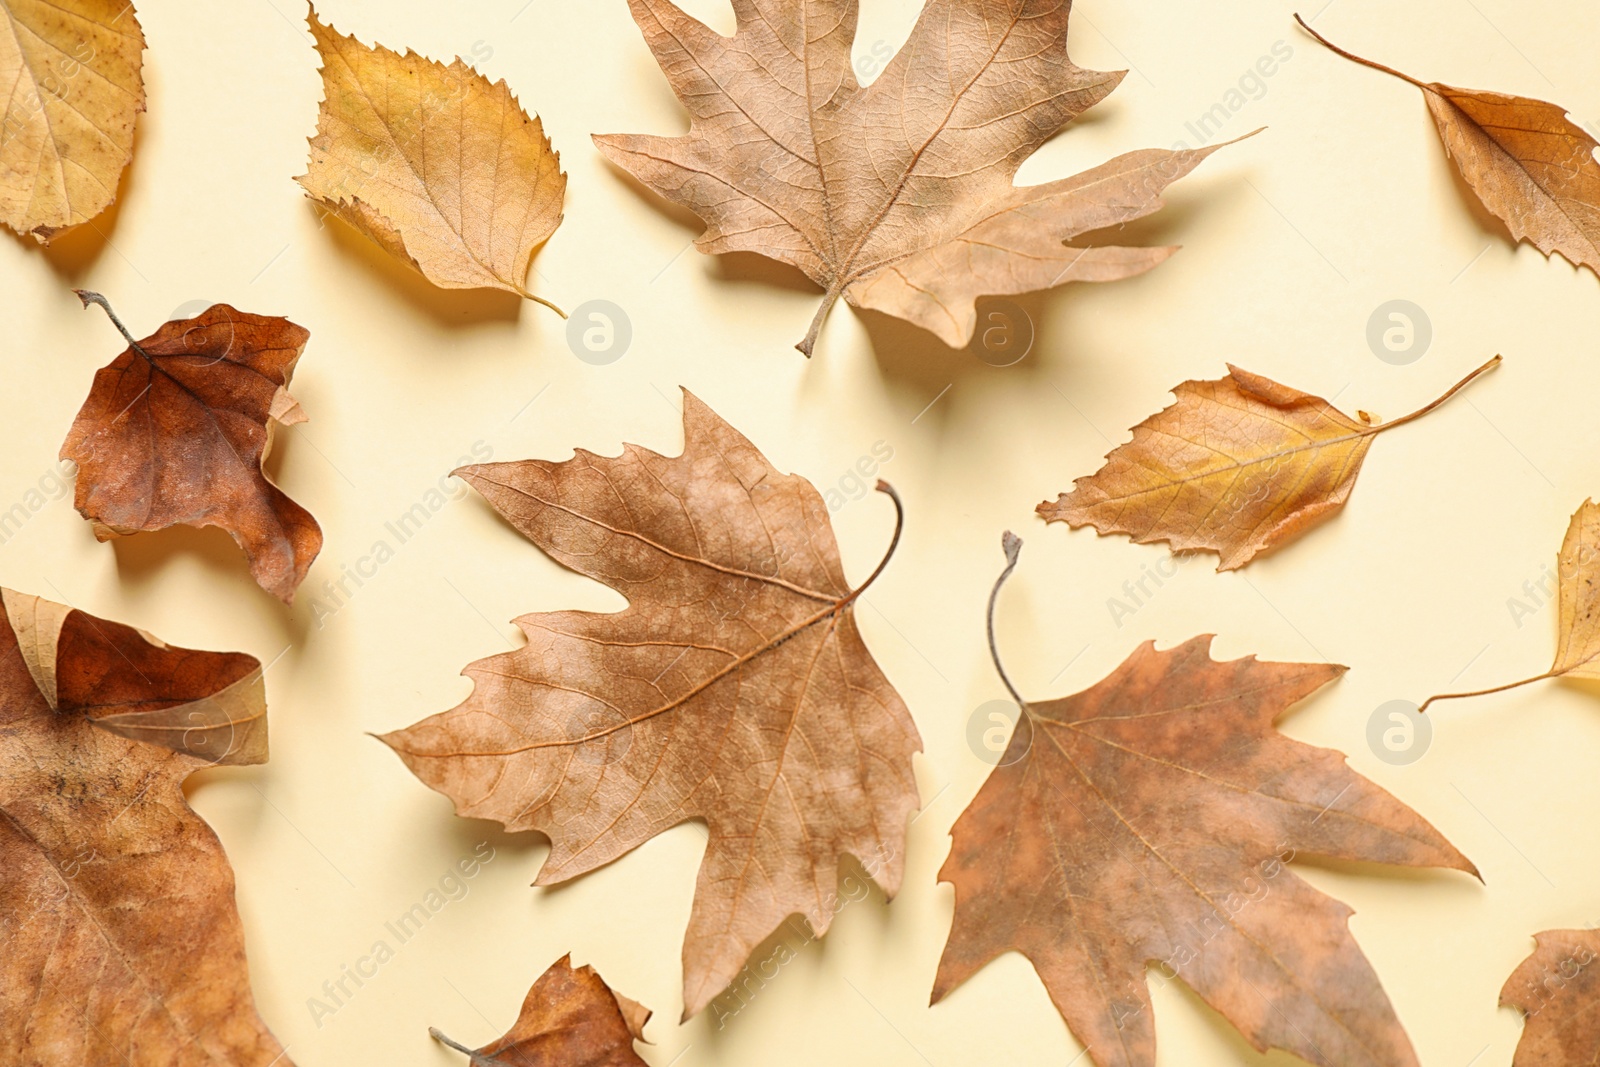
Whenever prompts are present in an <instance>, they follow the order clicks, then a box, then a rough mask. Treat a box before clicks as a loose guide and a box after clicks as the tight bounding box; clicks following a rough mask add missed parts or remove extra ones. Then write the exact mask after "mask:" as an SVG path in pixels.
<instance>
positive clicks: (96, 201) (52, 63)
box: [0, 0, 144, 244]
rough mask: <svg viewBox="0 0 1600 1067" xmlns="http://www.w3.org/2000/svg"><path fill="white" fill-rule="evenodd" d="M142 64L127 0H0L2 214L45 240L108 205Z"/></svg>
mask: <svg viewBox="0 0 1600 1067" xmlns="http://www.w3.org/2000/svg"><path fill="white" fill-rule="evenodd" d="M143 63H144V33H143V31H141V30H140V28H139V19H138V17H137V16H136V15H135V14H134V11H133V5H132V4H131V3H129V2H128V0H66V2H52V0H0V87H4V89H3V91H4V93H5V104H4V106H3V107H0V223H4V224H5V225H6V226H7V227H9V228H10V229H12V230H15V231H16V232H17V233H27V234H32V235H33V236H34V237H35V238H36V239H37V240H38V241H39V242H40V243H41V244H44V243H47V242H48V241H49V240H50V238H52V237H54V236H55V235H56V234H57V233H59V232H60V231H62V230H64V229H66V228H67V227H69V226H76V225H78V224H79V223H83V222H87V221H89V220H90V219H92V218H94V217H95V216H96V215H98V214H100V213H101V212H102V211H104V210H105V209H106V208H108V207H110V206H111V202H112V201H113V200H115V199H116V198H117V185H118V183H119V182H120V181H121V180H122V171H123V168H125V167H126V166H127V165H128V161H129V160H131V159H132V158H133V123H134V119H135V117H136V116H137V115H138V114H139V112H141V111H143V110H144V80H143V78H142V77H141V74H140V68H141V67H142V65H143Z"/></svg>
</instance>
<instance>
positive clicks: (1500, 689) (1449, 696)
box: [1417, 671, 1556, 715]
mask: <svg viewBox="0 0 1600 1067" xmlns="http://www.w3.org/2000/svg"><path fill="white" fill-rule="evenodd" d="M1554 677H1556V672H1555V671H1545V672H1544V673H1543V674H1536V675H1534V676H1533V677H1532V678H1524V679H1522V681H1520V682H1507V683H1506V684H1505V685H1497V686H1495V687H1494V688H1492V689H1474V690H1473V691H1472V692H1470V693H1440V694H1438V695H1437V696H1431V697H1429V698H1428V699H1427V700H1424V701H1423V702H1422V707H1420V708H1418V709H1417V714H1419V715H1420V714H1422V713H1423V712H1425V711H1427V710H1428V705H1429V704H1432V703H1433V702H1434V701H1435V700H1461V699H1463V698H1464V697H1481V696H1488V695H1489V694H1490V693H1504V692H1505V691H1506V690H1507V689H1516V688H1517V687H1519V686H1524V685H1528V684H1529V683H1532V682H1542V681H1544V680H1545V679H1546V678H1554Z"/></svg>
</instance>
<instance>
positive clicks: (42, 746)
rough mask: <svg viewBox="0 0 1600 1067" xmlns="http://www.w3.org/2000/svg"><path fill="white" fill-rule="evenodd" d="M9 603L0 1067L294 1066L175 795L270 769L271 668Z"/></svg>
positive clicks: (205, 840) (218, 881) (197, 833)
mask: <svg viewBox="0 0 1600 1067" xmlns="http://www.w3.org/2000/svg"><path fill="white" fill-rule="evenodd" d="M0 600H3V601H4V607H5V617H4V619H0V945H4V946H5V951H4V952H0V1067H82V1065H86V1064H124V1065H127V1067H177V1065H183V1067H191V1065H192V1067H200V1065H202V1064H204V1065H216V1064H227V1065H228V1067H269V1065H275V1067H287V1065H288V1064H289V1061H288V1059H287V1058H285V1057H284V1052H283V1048H282V1046H280V1045H279V1044H278V1042H277V1040H276V1039H274V1038H273V1036H272V1034H271V1033H270V1032H269V1031H268V1030H267V1028H266V1025H265V1024H264V1023H263V1022H262V1021H261V1018H260V1016H259V1015H257V1014H256V1008H255V1002H254V999H253V998H252V997H251V994H250V979H249V974H248V969H247V966H246V963H245V955H244V932H243V929H242V927H241V924H240V921H239V913H238V911H237V910H236V907H235V904H234V895H233V871H232V869H231V868H230V867H229V866H228V860H227V857H226V856H225V855H224V854H223V851H222V845H221V843H220V842H219V841H218V840H217V836H216V834H214V833H213V832H212V831H211V828H210V827H209V826H207V825H206V824H205V822H204V821H202V820H201V819H200V817H199V816H198V815H196V814H195V813H194V812H193V811H191V810H190V808H189V805H188V803H187V802H186V801H185V800H184V797H183V789H182V785H183V780H184V779H185V778H187V777H188V776H189V775H190V774H191V773H192V772H193V771H195V770H197V769H199V768H201V767H208V766H213V765H217V764H251V763H263V762H265V761H266V758H267V724H266V718H265V716H266V703H265V698H264V696H263V692H262V681H261V665H260V663H258V662H257V661H256V659H255V657H253V656H246V655H243V654H242V653H237V652H195V651H190V650H189V649H183V648H173V647H170V646H168V645H165V644H162V643H161V642H160V641H158V640H156V639H155V638H153V637H150V636H149V635H148V634H143V633H141V632H139V631H137V630H134V629H133V628H131V627H128V626H123V625H121V624H120V623H114V622H106V621H105V620H103V619H96V618H95V617H93V616H91V615H87V614H85V613H83V612H81V611H76V610H73V609H72V608H68V607H64V606H62V605H60V604H52V603H51V602H49V601H47V600H41V599H39V598H37V597H32V596H26V595H24V594H20V593H14V592H11V591H10V590H3V591H0Z"/></svg>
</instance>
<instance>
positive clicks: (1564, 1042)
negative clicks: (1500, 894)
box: [1500, 930, 1600, 1067]
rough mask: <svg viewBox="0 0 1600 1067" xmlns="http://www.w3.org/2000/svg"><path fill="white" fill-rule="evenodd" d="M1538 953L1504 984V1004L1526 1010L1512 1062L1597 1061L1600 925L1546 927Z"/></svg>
mask: <svg viewBox="0 0 1600 1067" xmlns="http://www.w3.org/2000/svg"><path fill="white" fill-rule="evenodd" d="M1533 940H1534V946H1535V947H1534V950H1533V955H1531V956H1529V957H1528V958H1527V959H1525V960H1523V961H1522V963H1521V964H1519V965H1518V966H1517V969H1516V970H1515V971H1512V972H1511V977H1510V978H1507V979H1506V984H1505V985H1504V986H1503V987H1502V988H1501V990H1500V1006H1501V1007H1502V1008H1516V1009H1518V1010H1519V1011H1521V1012H1522V1014H1523V1017H1524V1024H1523V1030H1522V1040H1521V1041H1519V1042H1517V1051H1516V1055H1515V1056H1514V1057H1513V1058H1512V1060H1511V1067H1592V1065H1593V1064H1594V1063H1595V1060H1596V1058H1597V1057H1600V1028H1597V1026H1596V1023H1597V1022H1600V1019H1597V1017H1596V1014H1595V1010H1594V1009H1595V1004H1596V1002H1597V1001H1600V973H1597V972H1600V967H1596V966H1595V962H1596V959H1597V957H1600V931H1595V930H1546V931H1545V932H1544V933H1542V934H1535V935H1533Z"/></svg>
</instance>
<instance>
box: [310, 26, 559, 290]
mask: <svg viewBox="0 0 1600 1067" xmlns="http://www.w3.org/2000/svg"><path fill="white" fill-rule="evenodd" d="M310 26H311V32H312V35H313V36H314V37H315V38H316V42H317V51H318V53H320V54H321V56H322V84H323V90H324V93H325V96H324V99H323V101H322V111H321V113H320V114H319V115H318V117H317V133H316V136H315V137H313V138H312V139H311V153H310V159H309V161H308V163H307V169H306V173H305V174H304V175H302V176H301V177H299V178H297V179H295V180H296V181H298V182H299V183H300V184H301V185H302V186H304V187H305V190H306V192H307V193H308V194H309V195H310V196H311V198H312V199H313V200H316V201H317V202H318V203H320V204H321V205H322V206H323V207H325V208H327V209H328V210H329V211H331V212H332V213H333V214H335V215H337V216H339V218H341V219H343V220H344V221H345V222H347V223H349V224H350V225H351V226H353V227H355V228H356V229H357V230H360V231H361V232H362V233H364V234H366V235H367V236H368V237H370V238H371V239H372V240H373V241H374V242H376V243H377V244H378V245H379V246H380V247H382V248H383V249H384V250H385V251H387V252H388V253H390V254H391V255H393V256H395V257H396V258H398V259H400V260H401V261H402V262H405V263H409V264H410V265H411V266H413V267H415V268H416V269H417V270H418V271H420V272H421V273H422V275H423V276H424V277H425V278H427V279H428V280H429V281H430V282H432V283H433V284H434V285H437V286H439V287H440V288H443V289H485V288H487V289H503V290H505V291H506V292H510V293H516V294H517V295H518V296H522V297H526V298H527V299H529V300H533V301H536V302H538V303H540V304H544V305H545V306H546V307H549V308H551V309H552V310H554V311H556V312H557V313H558V314H560V315H561V316H562V317H563V318H565V317H566V313H565V312H563V311H561V309H560V308H558V307H556V305H554V304H552V303H551V302H550V301H548V300H546V299H544V298H543V297H539V296H535V295H534V294H533V293H531V292H529V291H528V289H527V287H526V281H527V277H528V270H529V268H530V266H531V265H532V262H533V253H534V251H535V250H536V249H537V248H538V247H539V246H540V245H541V244H543V243H544V242H545V241H546V240H548V239H549V237H550V235H551V234H553V233H554V232H555V230H556V227H557V226H559V225H560V224H561V219H562V205H563V203H564V201H565V199H566V191H567V176H566V174H565V173H563V172H562V170H561V157H560V154H559V153H557V152H556V151H555V150H554V149H553V148H551V146H550V139H549V138H548V137H546V136H545V133H544V126H543V124H542V123H541V122H540V121H539V119H538V118H537V117H535V118H531V119H530V118H529V117H528V115H527V113H526V112H524V111H523V110H522V108H521V106H520V105H518V103H517V100H516V98H515V97H514V96H512V95H511V90H510V89H509V88H507V86H506V83H505V82H504V81H498V82H495V83H493V84H490V82H489V80H488V79H487V78H485V77H484V76H483V75H481V74H479V73H478V72H477V71H475V70H473V69H472V68H471V67H469V66H468V65H467V64H465V63H463V62H462V61H461V60H460V59H459V58H458V59H456V60H455V62H453V63H451V64H450V65H449V66H445V65H444V64H443V63H436V62H434V61H432V60H429V59H426V58H424V57H422V56H419V55H417V54H416V53H414V52H410V51H407V52H406V53H405V54H404V55H400V54H399V53H397V52H394V51H391V50H390V49H388V48H384V47H383V46H382V45H378V46H375V47H372V48H368V47H367V46H366V45H364V44H362V43H361V42H360V41H358V40H356V39H355V38H354V37H347V36H345V35H344V34H341V33H338V32H336V31H335V30H333V29H332V28H331V27H329V26H327V25H325V24H324V23H323V22H321V21H320V20H319V19H318V18H317V13H316V11H315V9H313V10H312V12H311V16H310Z"/></svg>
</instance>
